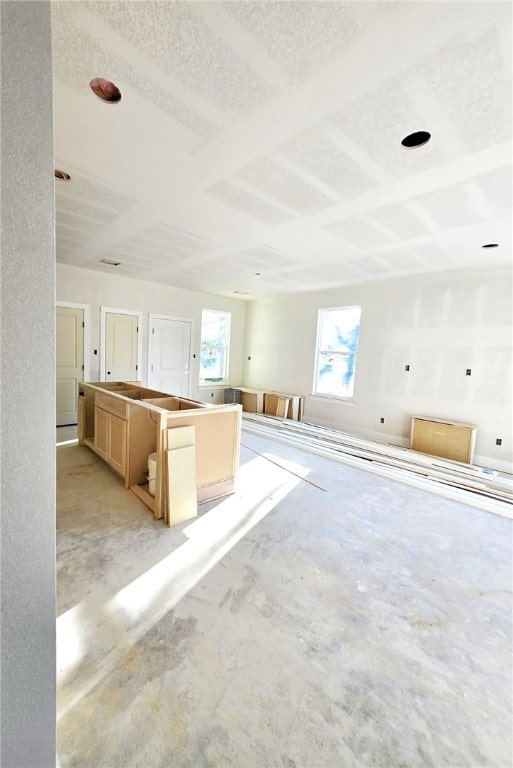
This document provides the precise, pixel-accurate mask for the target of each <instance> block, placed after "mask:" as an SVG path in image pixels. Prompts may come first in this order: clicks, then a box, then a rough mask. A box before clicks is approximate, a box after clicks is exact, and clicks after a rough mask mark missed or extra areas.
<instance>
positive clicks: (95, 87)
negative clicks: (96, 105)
mask: <svg viewBox="0 0 513 768" xmlns="http://www.w3.org/2000/svg"><path fill="white" fill-rule="evenodd" d="M89 88H90V89H91V90H92V92H93V93H94V94H95V96H98V98H99V99H101V100H102V101H106V102H107V103H108V104H117V102H118V101H121V91H120V90H119V88H118V87H117V85H114V83H111V82H110V80H104V79H103V77H95V78H94V79H93V80H90V81H89Z"/></svg>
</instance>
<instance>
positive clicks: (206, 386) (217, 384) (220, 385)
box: [198, 381, 230, 389]
mask: <svg viewBox="0 0 513 768" xmlns="http://www.w3.org/2000/svg"><path fill="white" fill-rule="evenodd" d="M229 386H230V385H229V384H227V383H226V382H223V381H221V382H220V381H216V382H212V384H209V383H208V381H207V382H206V384H198V389H226V388H227V387H229Z"/></svg>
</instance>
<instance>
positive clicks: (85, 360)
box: [55, 301, 91, 381]
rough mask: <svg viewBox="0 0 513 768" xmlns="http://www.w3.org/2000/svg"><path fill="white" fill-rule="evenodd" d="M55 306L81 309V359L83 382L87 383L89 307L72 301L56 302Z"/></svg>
mask: <svg viewBox="0 0 513 768" xmlns="http://www.w3.org/2000/svg"><path fill="white" fill-rule="evenodd" d="M55 306H56V307H68V308H69V309H82V310H83V312H84V349H83V351H82V357H83V363H84V378H83V381H89V371H90V359H89V344H90V320H91V307H90V305H89V304H76V303H75V302H73V301H56V302H55Z"/></svg>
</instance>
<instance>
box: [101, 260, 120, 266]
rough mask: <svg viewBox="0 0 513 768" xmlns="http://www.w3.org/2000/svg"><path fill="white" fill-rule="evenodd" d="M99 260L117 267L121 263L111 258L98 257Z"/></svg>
mask: <svg viewBox="0 0 513 768" xmlns="http://www.w3.org/2000/svg"><path fill="white" fill-rule="evenodd" d="M100 262H101V263H102V264H108V265H109V267H119V265H120V264H121V262H120V261H112V259H100Z"/></svg>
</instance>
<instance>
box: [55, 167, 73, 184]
mask: <svg viewBox="0 0 513 768" xmlns="http://www.w3.org/2000/svg"><path fill="white" fill-rule="evenodd" d="M54 176H55V178H56V179H59V180H60V181H69V180H70V179H71V176H70V175H69V173H66V171H60V170H59V169H58V168H56V169H55V173H54Z"/></svg>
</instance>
